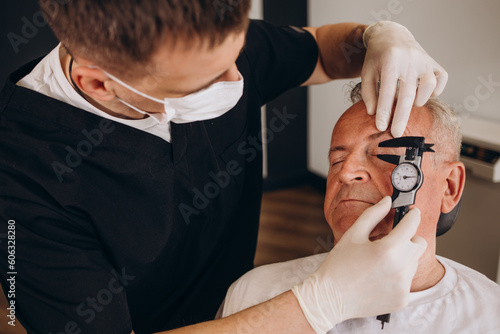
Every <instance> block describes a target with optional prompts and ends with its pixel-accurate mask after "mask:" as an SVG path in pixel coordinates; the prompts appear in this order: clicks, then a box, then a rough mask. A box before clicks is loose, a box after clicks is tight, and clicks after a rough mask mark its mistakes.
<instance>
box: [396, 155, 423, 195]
mask: <svg viewBox="0 0 500 334" xmlns="http://www.w3.org/2000/svg"><path fill="white" fill-rule="evenodd" d="M391 181H392V185H393V186H394V188H396V189H397V190H399V191H403V192H407V191H412V190H413V189H415V187H416V186H417V185H418V182H419V181H420V172H419V170H418V168H417V166H415V165H414V164H411V163H408V162H404V163H402V164H399V165H397V166H396V168H394V170H393V171H392V175H391Z"/></svg>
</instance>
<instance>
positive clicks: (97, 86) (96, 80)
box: [71, 66, 116, 102]
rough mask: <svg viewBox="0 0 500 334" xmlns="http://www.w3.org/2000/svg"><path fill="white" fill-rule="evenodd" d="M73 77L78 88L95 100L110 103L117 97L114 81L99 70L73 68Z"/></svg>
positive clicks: (83, 67)
mask: <svg viewBox="0 0 500 334" xmlns="http://www.w3.org/2000/svg"><path fill="white" fill-rule="evenodd" d="M71 76H72V78H73V81H74V82H75V84H76V85H77V86H78V88H79V89H80V90H81V91H82V92H83V93H84V94H86V95H88V96H90V97H91V98H93V99H95V100H98V101H105V102H109V101H112V100H113V99H114V98H115V97H116V94H115V91H114V89H113V88H112V87H113V81H112V80H111V79H110V78H109V77H108V76H107V75H106V74H105V73H103V72H102V71H101V70H100V69H98V68H89V67H87V66H78V67H73V69H72V71H71Z"/></svg>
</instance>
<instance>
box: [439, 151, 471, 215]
mask: <svg viewBox="0 0 500 334" xmlns="http://www.w3.org/2000/svg"><path fill="white" fill-rule="evenodd" d="M445 168H446V170H447V173H448V176H447V178H446V184H445V187H446V188H445V190H444V194H443V200H442V202H441V212H443V213H448V212H450V211H451V210H453V209H454V208H455V206H457V204H458V202H459V201H460V198H462V193H463V192H464V187H465V166H464V164H463V163H461V162H459V161H456V162H451V163H448V164H447V166H446V167H445Z"/></svg>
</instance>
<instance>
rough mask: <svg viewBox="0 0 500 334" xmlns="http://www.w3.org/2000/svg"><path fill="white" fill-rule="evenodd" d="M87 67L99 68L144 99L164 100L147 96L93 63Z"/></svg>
mask: <svg viewBox="0 0 500 334" xmlns="http://www.w3.org/2000/svg"><path fill="white" fill-rule="evenodd" d="M89 68H95V69H99V70H101V71H102V72H103V73H104V74H106V75H107V76H108V77H110V78H111V79H113V81H116V82H117V83H119V84H120V85H122V86H123V87H125V88H127V89H129V90H131V91H133V92H134V93H136V94H137V95H140V96H142V97H144V98H146V99H149V100H151V101H155V102H158V103H161V104H165V102H164V101H163V100H160V99H157V98H156V97H152V96H149V95H148V94H145V93H143V92H141V91H139V90H137V89H135V88H134V87H132V86H130V85H128V84H126V83H125V82H123V81H122V80H120V79H118V78H117V77H115V76H114V75H112V74H109V73H108V72H106V71H104V70H103V69H101V68H99V67H97V66H95V65H91V66H89Z"/></svg>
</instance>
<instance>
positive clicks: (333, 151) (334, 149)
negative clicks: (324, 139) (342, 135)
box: [328, 146, 346, 158]
mask: <svg viewBox="0 0 500 334" xmlns="http://www.w3.org/2000/svg"><path fill="white" fill-rule="evenodd" d="M345 150H346V147H345V146H332V147H330V149H329V150H328V158H330V156H331V155H332V153H335V152H339V151H340V152H342V151H345Z"/></svg>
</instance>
